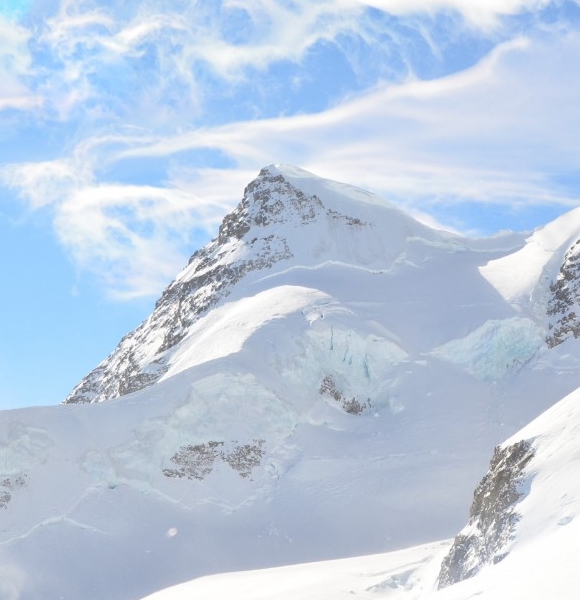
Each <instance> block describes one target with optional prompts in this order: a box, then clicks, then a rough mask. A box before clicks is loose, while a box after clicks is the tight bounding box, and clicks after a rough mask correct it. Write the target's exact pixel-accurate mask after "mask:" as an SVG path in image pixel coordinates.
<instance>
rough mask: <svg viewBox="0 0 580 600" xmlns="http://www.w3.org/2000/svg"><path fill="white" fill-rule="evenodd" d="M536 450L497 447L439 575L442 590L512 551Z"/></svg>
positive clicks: (519, 444)
mask: <svg viewBox="0 0 580 600" xmlns="http://www.w3.org/2000/svg"><path fill="white" fill-rule="evenodd" d="M533 456H534V451H533V449H532V447H531V445H530V444H529V443H528V442H526V441H520V442H517V443H515V444H513V445H511V446H507V447H505V448H502V447H499V446H498V447H497V448H496V449H495V452H494V454H493V458H492V459H491V463H490V466H489V471H488V473H487V474H486V475H485V477H484V478H483V479H482V480H481V482H480V483H479V485H478V486H477V488H476V490H475V493H474V497H473V503H472V505H471V510H470V515H469V517H470V518H469V523H468V525H467V526H466V527H465V528H464V529H463V531H461V532H460V533H459V535H457V537H456V538H455V540H454V542H453V545H452V546H451V550H450V551H449V554H448V555H447V556H446V557H445V559H444V560H443V563H442V565H441V571H440V573H439V588H444V587H447V586H449V585H452V584H454V583H458V582H459V581H463V580H464V579H468V578H470V577H473V576H474V575H475V574H476V573H477V572H478V571H479V570H480V569H481V568H482V567H483V566H485V565H488V564H494V563H497V562H499V561H501V560H502V559H503V558H505V556H506V555H507V553H508V551H509V543H510V541H511V539H512V538H513V534H514V530H515V527H516V524H517V522H518V520H519V518H520V517H519V514H518V512H517V504H518V502H519V501H520V500H521V498H522V496H523V495H524V492H523V491H522V483H523V481H524V479H525V468H526V465H527V464H528V463H529V461H530V460H531V459H532V458H533Z"/></svg>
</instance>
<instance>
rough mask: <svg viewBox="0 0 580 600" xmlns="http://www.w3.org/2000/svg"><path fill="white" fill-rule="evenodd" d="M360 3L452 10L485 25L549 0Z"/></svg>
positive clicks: (400, 9) (399, 9)
mask: <svg viewBox="0 0 580 600" xmlns="http://www.w3.org/2000/svg"><path fill="white" fill-rule="evenodd" d="M359 1H360V2H361V3H362V4H365V5H367V6H372V7H374V8H377V9H379V10H383V11H385V12H388V13H391V14H395V15H408V14H410V13H432V14H433V13H435V12H437V11H441V10H454V11H457V12H459V13H461V14H462V15H463V16H464V17H465V18H466V19H467V20H468V21H469V22H470V23H472V24H473V25H475V26H478V27H482V28H484V29H487V28H490V27H494V26H496V25H497V24H498V22H499V21H498V20H499V18H500V17H503V16H506V15H513V14H517V13H519V12H521V11H522V10H526V9H529V10H537V9H538V8H541V7H543V6H546V5H548V4H550V0H359Z"/></svg>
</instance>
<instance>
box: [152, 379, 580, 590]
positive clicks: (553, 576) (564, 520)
mask: <svg viewBox="0 0 580 600" xmlns="http://www.w3.org/2000/svg"><path fill="white" fill-rule="evenodd" d="M579 435H580V389H578V390H575V391H574V392H573V393H572V394H570V395H569V396H568V397H567V398H565V399H564V400H562V401H561V402H559V403H557V404H556V405H555V406H554V407H552V408H551V409H549V410H547V411H546V412H545V413H544V414H542V415H541V416H540V417H538V418H537V419H535V420H534V421H533V422H532V423H531V424H530V425H528V426H526V427H525V428H524V429H522V430H521V431H519V432H518V433H517V434H516V435H514V436H513V437H511V438H510V439H508V440H507V441H506V442H504V443H503V444H502V445H501V446H500V447H499V448H498V450H497V452H496V453H498V452H499V453H501V452H505V451H506V450H509V449H510V448H514V447H521V446H522V444H524V445H525V446H527V447H529V449H530V452H529V455H528V456H529V458H528V459H527V460H525V461H524V467H523V470H522V471H520V472H519V473H518V474H517V477H516V479H515V480H514V482H515V483H517V489H518V494H517V495H518V497H517V499H516V500H515V503H514V505H513V506H512V507H511V508H512V509H514V514H516V515H517V519H515V520H514V521H513V523H512V525H513V527H512V528H511V529H512V531H511V532H510V535H509V536H508V537H507V538H506V539H505V540H504V542H505V544H504V547H503V549H502V550H503V552H502V555H501V556H500V557H499V561H497V562H496V561H489V562H488V563H487V564H485V563H481V564H479V565H476V564H474V563H471V564H470V565H468V566H469V567H475V573H472V574H471V575H470V576H469V577H468V578H467V579H465V580H463V581H460V582H457V583H455V584H453V585H448V586H447V587H444V588H442V589H437V588H438V573H439V566H440V565H441V563H442V561H444V560H445V556H446V555H447V556H449V543H448V542H440V543H437V544H426V545H424V546H418V547H414V548H410V549H407V550H400V551H397V552H391V553H387V554H383V555H376V556H362V557H357V558H352V559H346V560H339V561H330V562H324V563H311V564H303V565H296V566H292V567H284V568H277V569H270V570H264V571H253V572H239V573H229V574H224V575H216V576H213V577H204V578H200V579H197V580H193V581H191V582H188V583H185V584H181V585H178V586H175V587H172V588H168V589H166V590H163V591H160V592H157V593H155V594H153V595H151V596H148V597H147V600H185V599H186V598H188V599H189V598H197V597H206V598H210V597H211V598H213V599H215V600H229V599H230V598H233V597H235V598H242V599H243V600H260V599H262V598H268V599H270V600H290V599H291V598H310V599H311V600H330V599H332V600H337V599H340V598H344V599H345V600H346V598H352V597H353V595H355V596H356V597H358V598H369V599H370V598H375V599H376V598H388V599H389V600H418V599H421V600H471V599H473V598H478V600H479V599H481V600H513V599H515V598H518V599H519V598H525V599H526V600H545V599H546V598H558V600H575V599H576V598H577V597H578V589H579V588H580V573H579V571H578V568H577V562H578V552H579V550H580V542H579V540H580V518H579V517H580V481H579V479H578V476H577V474H578V470H579V469H580V464H579V463H580V452H579V442H578V440H579ZM493 462H494V461H492V469H491V471H490V473H488V476H487V477H489V475H491V474H493V468H494V467H493ZM504 467H505V465H504ZM496 468H497V467H496ZM505 474H506V472H505V470H504V471H503V474H502V475H501V478H502V479H503V482H502V484H505V481H506V476H505ZM484 481H485V480H484ZM490 491H491V490H490V488H488V490H487V492H488V493H489V492H490ZM476 501H477V493H476ZM496 508H497V507H496V506H494V504H493V503H491V504H489V506H488V508H487V510H491V511H495V510H496ZM477 518H478V519H480V518H481V515H477ZM504 525H505V522H504ZM476 527H477V526H476V520H472V522H470V524H469V525H468V526H467V527H466V528H465V529H464V530H463V531H462V532H461V534H460V536H466V535H472V534H473V532H474V531H475V529H476ZM488 534H489V532H488ZM457 539H459V536H458V538H456V542H457ZM488 541H489V540H488ZM472 557H473V556H472ZM496 560H497V559H496Z"/></svg>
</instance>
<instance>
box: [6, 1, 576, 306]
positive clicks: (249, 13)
mask: <svg viewBox="0 0 580 600" xmlns="http://www.w3.org/2000/svg"><path fill="white" fill-rule="evenodd" d="M547 4H548V2H545V1H539V0H501V1H500V0H405V1H404V2H403V0H360V1H355V0H321V1H320V2H310V1H306V0H295V1H294V2H277V1H274V0H247V1H243V2H242V1H241V0H223V1H221V2H218V1H216V2H211V3H208V2H193V3H192V2H186V1H185V0H184V1H181V0H174V1H173V2H168V3H160V2H157V1H156V0H151V1H150V2H148V3H142V4H132V3H129V4H126V5H125V4H123V5H119V4H110V5H104V4H102V5H98V4H95V3H88V2H87V3H79V2H73V1H71V0H67V1H63V2H61V4H60V7H59V9H58V11H57V12H56V13H55V14H52V15H50V16H49V17H48V18H46V19H45V21H44V22H43V23H41V24H40V25H39V26H38V35H35V36H31V34H30V31H28V30H27V29H26V28H24V26H23V25H16V24H14V23H12V24H10V26H8V25H6V23H7V22H5V21H2V20H1V19H0V34H2V33H3V32H5V34H6V43H5V44H4V46H3V49H2V50H0V58H2V57H4V58H2V60H0V76H2V77H4V78H5V81H6V82H7V84H6V87H4V88H3V91H2V92H0V116H1V114H9V112H10V111H9V109H14V108H17V109H18V110H21V111H25V110H33V111H36V112H35V113H34V114H35V115H38V116H39V117H40V118H39V120H40V121H41V122H43V123H50V124H51V126H55V125H54V124H55V123H57V124H59V126H62V127H65V126H68V127H69V128H70V129H68V130H66V131H67V134H68V135H67V140H68V142H67V145H66V146H63V147H62V148H61V149H60V151H59V152H58V151H57V152H56V153H54V152H53V155H51V156H44V157H43V158H40V159H37V160H32V159H31V160H27V161H24V162H21V163H14V164H8V165H5V166H4V167H2V169H1V171H0V175H1V178H2V180H3V182H4V184H5V185H6V186H8V187H9V188H11V189H13V190H16V192H17V194H18V195H19V196H20V197H21V198H22V199H24V200H25V201H26V202H27V205H28V207H29V208H30V209H31V210H44V211H47V212H48V211H50V212H49V214H50V215H51V216H52V218H53V222H54V228H55V232H56V234H57V236H58V238H59V240H60V241H61V243H62V244H63V246H64V247H65V248H66V249H67V251H68V252H69V254H70V256H71V257H72V260H73V261H74V262H75V264H77V265H78V266H79V268H81V269H82V270H83V272H88V273H90V274H91V276H94V277H96V278H97V279H98V280H99V281H101V282H102V284H103V286H104V287H105V288H106V289H107V290H108V292H109V293H110V294H112V295H114V296H115V297H119V298H134V297H137V296H142V295H150V294H155V293H157V292H158V291H159V288H160V287H161V286H162V285H163V283H165V282H167V281H168V280H169V278H170V277H171V276H172V275H174V273H175V272H176V270H177V269H178V268H179V267H180V266H182V265H183V264H184V262H185V260H186V259H187V256H188V254H189V253H190V252H191V250H192V249H194V248H195V247H196V245H199V243H201V242H203V241H206V240H207V239H208V237H209V236H211V235H212V234H214V233H215V231H216V229H217V224H218V221H219V219H220V218H221V217H222V216H223V215H224V214H225V213H226V212H227V210H229V209H230V208H232V207H233V206H234V205H235V204H236V203H237V202H238V201H239V200H240V198H241V194H242V190H243V187H244V185H245V184H246V183H247V182H248V181H249V180H250V179H251V178H252V177H254V176H255V175H256V173H257V172H258V170H259V169H260V168H261V167H262V166H264V165H266V164H269V163H272V162H286V163H292V164H298V165H299V166H301V167H303V168H306V169H309V170H311V171H313V172H315V173H318V174H320V175H322V176H326V177H330V178H333V179H336V180H342V181H347V182H349V183H352V184H356V185H359V186H361V187H364V188H367V189H372V190H373V191H375V192H377V193H379V194H381V195H383V196H384V197H386V198H388V199H391V200H394V201H396V202H398V203H399V204H402V205H404V206H405V207H406V208H407V209H409V210H411V211H415V212H416V213H423V214H425V213H427V214H428V216H429V217H430V218H434V219H439V220H445V216H446V214H447V213H446V209H448V208H449V207H450V206H458V205H461V204H463V205H466V204H467V205H470V206H471V205H475V204H478V203H479V204H481V205H490V204H494V203H495V204H496V205H498V206H500V205H501V206H505V205H510V206H513V207H526V206H530V205H537V206H546V205H555V206H560V207H566V206H572V205H575V204H576V202H577V193H576V188H575V187H574V186H572V185H568V184H567V183H566V182H567V180H569V179H571V178H573V177H574V173H575V169H576V165H577V164H578V160H579V158H580V143H579V142H578V140H577V136H576V135H575V132H576V131H578V130H579V128H580V115H579V114H578V111H577V106H578V105H579V102H580V77H579V73H578V66H577V64H576V63H577V61H576V58H575V57H576V56H578V55H579V54H580V34H579V33H578V32H576V31H575V30H574V28H573V27H569V29H570V31H568V30H567V29H568V27H567V26H566V24H564V25H563V26H562V28H561V29H560V30H557V27H556V26H554V25H553V24H551V25H550V26H547V25H542V26H539V27H538V28H537V29H535V30H533V31H532V32H531V33H530V34H529V35H527V36H522V35H521V34H520V33H519V32H518V28H517V27H515V28H514V30H513V32H510V30H509V28H508V27H507V25H506V23H507V21H506V20H504V17H506V16H510V15H512V16H513V15H517V14H518V13H520V12H523V11H539V10H540V9H541V8H542V7H545V6H546V5H547ZM373 11H374V12H373ZM439 13H440V14H443V15H444V18H442V19H438V17H437V14H439ZM538 18H539V17H538ZM5 26H6V27H7V28H4V27H5ZM3 28H4V29H3ZM474 32H475V33H474ZM462 36H464V37H465V36H467V37H468V38H469V39H470V40H471V41H472V43H471V44H470V43H467V42H463V41H462V39H463V37H462ZM470 36H471V37H470ZM498 40H499V41H498ZM453 44H456V46H453V48H455V49H457V48H459V49H461V50H462V51H463V50H465V51H466V52H467V51H469V52H471V53H472V54H471V55H470V56H471V59H470V61H467V63H468V64H467V68H465V65H463V66H462V68H461V69H459V68H458V67H457V66H456V65H455V66H453V65H448V64H447V54H446V52H447V47H449V45H451V46H452V45H453ZM457 44H459V45H458V46H457ZM461 44H463V45H461ZM418 48H420V50H421V53H422V54H421V60H419V59H417V58H416V57H414V52H418V50H417V49H418ZM484 48H493V49H492V50H491V51H490V52H488V53H487V54H486V55H485V56H484V57H483V58H481V57H482V56H483V55H484V54H485V52H484V50H483V49H484ZM2 53H3V54H2ZM460 54H461V53H460ZM321 56H322V57H324V59H325V60H330V61H331V62H329V63H328V64H330V65H331V66H330V67H327V66H326V65H327V63H326V62H324V61H322V59H320V64H318V63H317V62H316V60H318V58H317V57H321ZM421 61H423V62H421ZM2 69H4V70H2ZM329 69H330V73H329ZM419 72H421V73H423V74H424V75H425V76H424V78H423V79H421V78H420V77H419V76H418V75H417V73H419ZM347 80H348V85H347V84H346V83H344V84H343V81H347ZM309 82H310V83H309ZM308 85H310V87H308ZM333 86H334V87H333ZM304 89H308V90H309V92H310V98H309V101H310V102H311V104H307V103H306V100H305V99H304V97H303V96H300V95H299V94H297V95H296V98H299V100H300V101H299V102H290V101H289V100H287V97H292V94H294V91H295V90H304ZM302 102H304V104H302ZM311 105H316V106H318V107H320V108H319V109H317V110H316V111H313V110H307V109H306V108H305V106H311ZM3 109H4V113H2V111H3ZM285 114H286V116H284V115H285ZM263 115H267V116H266V117H264V116H263ZM65 148H66V149H65ZM48 154H50V153H48ZM54 154H56V156H55V155H54ZM453 225H455V226H459V227H461V226H463V227H464V228H467V229H469V228H470V227H472V226H473V224H472V223H461V222H455V223H453Z"/></svg>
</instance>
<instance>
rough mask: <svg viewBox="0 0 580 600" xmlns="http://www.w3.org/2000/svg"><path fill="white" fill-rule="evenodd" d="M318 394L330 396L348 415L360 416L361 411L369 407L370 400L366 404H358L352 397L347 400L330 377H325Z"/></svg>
mask: <svg viewBox="0 0 580 600" xmlns="http://www.w3.org/2000/svg"><path fill="white" fill-rule="evenodd" d="M318 393H319V394H321V395H323V396H330V397H331V398H332V399H333V400H334V401H335V402H338V404H340V406H341V407H342V409H343V410H344V411H345V412H347V413H348V414H350V415H360V414H361V413H362V412H363V410H364V409H365V408H366V407H367V406H368V405H370V398H369V399H368V401H367V402H364V403H363V402H359V401H358V400H357V399H356V398H355V397H354V396H353V397H352V398H347V397H346V396H344V394H343V392H342V391H340V390H339V389H338V386H337V384H336V381H335V380H334V377H332V375H326V376H325V377H324V379H323V380H322V383H321V384H320V387H319V388H318Z"/></svg>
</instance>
